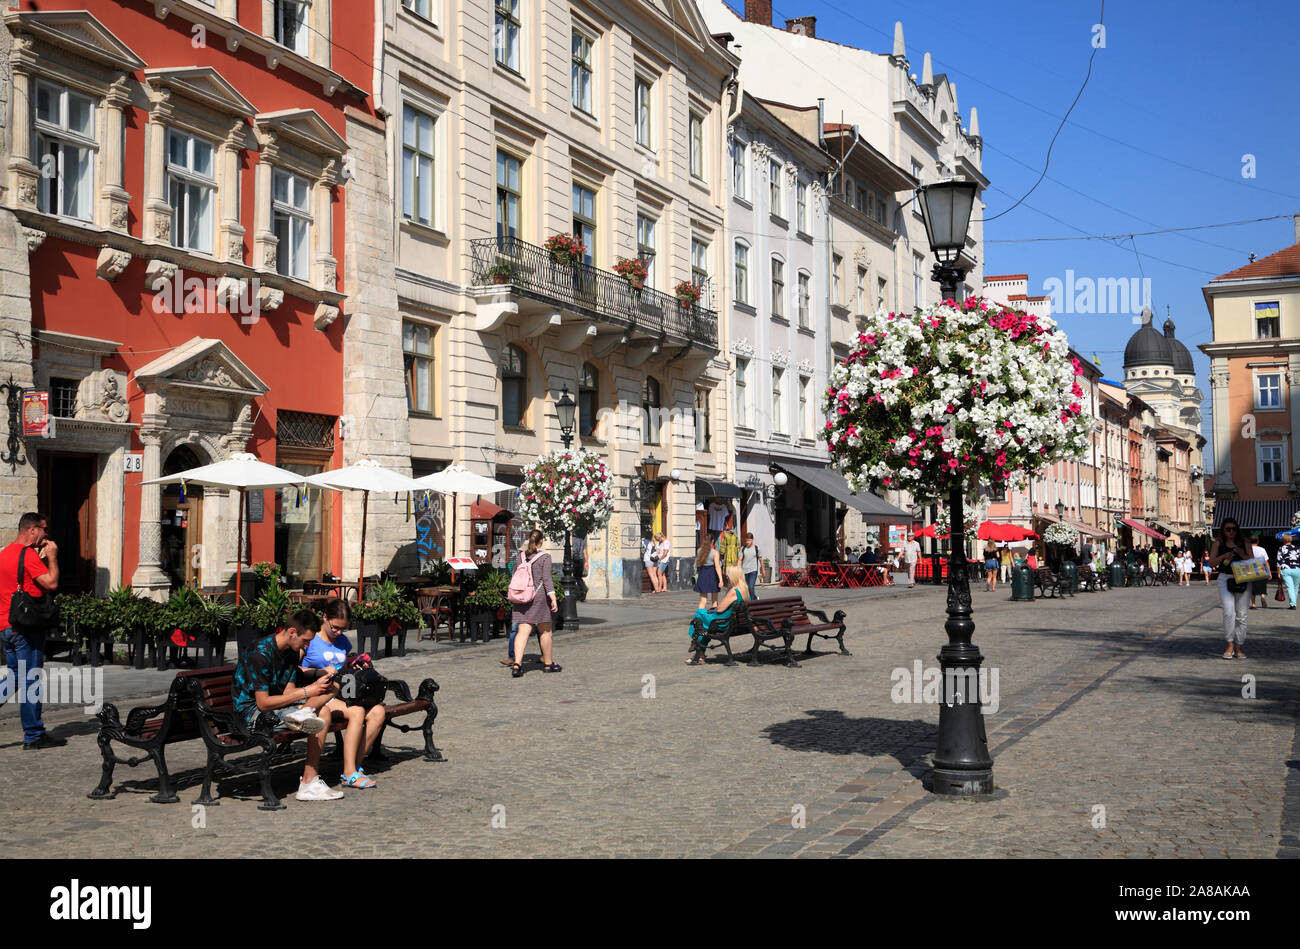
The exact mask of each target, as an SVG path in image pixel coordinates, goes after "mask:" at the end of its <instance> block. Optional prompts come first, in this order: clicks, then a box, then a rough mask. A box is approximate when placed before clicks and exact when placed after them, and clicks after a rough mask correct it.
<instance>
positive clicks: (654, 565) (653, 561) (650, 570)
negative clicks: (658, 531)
mask: <svg viewBox="0 0 1300 949" xmlns="http://www.w3.org/2000/svg"><path fill="white" fill-rule="evenodd" d="M641 547H642V551H641V562H642V563H643V564H644V565H645V575H646V576H647V577H649V578H650V592H651V593H658V592H659V578H660V573H659V544H658V542H657V541H656V540H655V535H654V534H651V535H650V536H649V537H647V538H646V539H645V540H643V541H642V542H641Z"/></svg>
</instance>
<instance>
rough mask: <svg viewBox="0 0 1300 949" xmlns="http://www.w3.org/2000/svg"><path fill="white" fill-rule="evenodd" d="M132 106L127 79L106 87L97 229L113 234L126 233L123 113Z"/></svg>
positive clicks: (128, 196) (120, 78)
mask: <svg viewBox="0 0 1300 949" xmlns="http://www.w3.org/2000/svg"><path fill="white" fill-rule="evenodd" d="M130 103H131V96H130V94H129V93H128V92H127V84H126V77H125V76H120V77H118V79H117V81H116V82H114V83H113V84H112V85H111V86H109V87H108V94H107V95H105V96H104V139H103V142H102V143H101V144H100V162H101V164H100V168H101V169H102V172H103V179H102V180H103V185H102V186H101V188H100V192H99V202H100V207H99V216H100V221H99V223H100V226H101V227H109V228H112V229H113V230H115V231H125V230H126V226H127V205H128V204H129V202H130V200H131V195H130V194H129V193H128V192H127V190H126V188H125V187H124V186H123V171H124V156H123V154H122V127H123V122H124V117H123V114H122V110H123V109H125V108H126V107H127V106H128V105H130Z"/></svg>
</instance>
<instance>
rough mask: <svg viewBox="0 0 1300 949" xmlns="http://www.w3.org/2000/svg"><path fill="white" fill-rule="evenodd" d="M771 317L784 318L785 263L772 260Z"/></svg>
mask: <svg viewBox="0 0 1300 949" xmlns="http://www.w3.org/2000/svg"><path fill="white" fill-rule="evenodd" d="M772 315H773V316H781V317H783V316H785V263H784V262H783V261H782V260H781V258H779V257H773V258H772Z"/></svg>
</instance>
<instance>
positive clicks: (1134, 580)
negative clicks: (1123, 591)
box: [1128, 563, 1142, 587]
mask: <svg viewBox="0 0 1300 949" xmlns="http://www.w3.org/2000/svg"><path fill="white" fill-rule="evenodd" d="M1141 576H1142V568H1141V567H1140V566H1138V565H1137V564H1135V563H1131V564H1129V565H1128V585H1129V586H1131V587H1135V586H1137V585H1138V583H1139V582H1140V578H1141Z"/></svg>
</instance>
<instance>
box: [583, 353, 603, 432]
mask: <svg viewBox="0 0 1300 949" xmlns="http://www.w3.org/2000/svg"><path fill="white" fill-rule="evenodd" d="M599 405H600V373H599V372H597V371H596V367H595V366H593V365H592V364H591V363H589V362H584V363H583V364H582V371H581V372H580V373H579V374H578V434H579V435H581V436H582V437H584V438H592V437H594V436H595V434H596V409H597V408H598V407H599Z"/></svg>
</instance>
